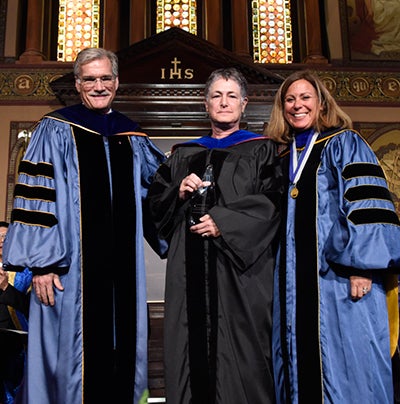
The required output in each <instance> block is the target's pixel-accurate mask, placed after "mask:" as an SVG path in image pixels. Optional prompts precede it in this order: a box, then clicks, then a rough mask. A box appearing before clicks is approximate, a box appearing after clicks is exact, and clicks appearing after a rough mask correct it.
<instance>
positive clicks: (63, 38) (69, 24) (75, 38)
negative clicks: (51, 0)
mask: <svg viewBox="0 0 400 404" xmlns="http://www.w3.org/2000/svg"><path fill="white" fill-rule="evenodd" d="M99 31H100V0H90V1H89V0H60V7H59V15H58V46H57V60H58V61H62V62H71V61H74V60H75V58H76V55H77V54H78V53H79V52H80V51H81V50H82V49H84V48H88V47H95V48H96V47H98V46H99Z"/></svg>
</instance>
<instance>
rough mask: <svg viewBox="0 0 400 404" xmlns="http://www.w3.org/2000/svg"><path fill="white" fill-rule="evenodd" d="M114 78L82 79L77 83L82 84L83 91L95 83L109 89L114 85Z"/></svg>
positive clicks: (89, 77)
mask: <svg viewBox="0 0 400 404" xmlns="http://www.w3.org/2000/svg"><path fill="white" fill-rule="evenodd" d="M114 81H115V77H113V76H102V77H91V76H88V77H82V78H78V82H79V83H81V84H82V86H83V87H84V88H85V89H90V88H93V87H94V86H95V85H96V83H97V82H99V83H101V84H102V85H103V86H104V87H110V86H112V85H113V84H114Z"/></svg>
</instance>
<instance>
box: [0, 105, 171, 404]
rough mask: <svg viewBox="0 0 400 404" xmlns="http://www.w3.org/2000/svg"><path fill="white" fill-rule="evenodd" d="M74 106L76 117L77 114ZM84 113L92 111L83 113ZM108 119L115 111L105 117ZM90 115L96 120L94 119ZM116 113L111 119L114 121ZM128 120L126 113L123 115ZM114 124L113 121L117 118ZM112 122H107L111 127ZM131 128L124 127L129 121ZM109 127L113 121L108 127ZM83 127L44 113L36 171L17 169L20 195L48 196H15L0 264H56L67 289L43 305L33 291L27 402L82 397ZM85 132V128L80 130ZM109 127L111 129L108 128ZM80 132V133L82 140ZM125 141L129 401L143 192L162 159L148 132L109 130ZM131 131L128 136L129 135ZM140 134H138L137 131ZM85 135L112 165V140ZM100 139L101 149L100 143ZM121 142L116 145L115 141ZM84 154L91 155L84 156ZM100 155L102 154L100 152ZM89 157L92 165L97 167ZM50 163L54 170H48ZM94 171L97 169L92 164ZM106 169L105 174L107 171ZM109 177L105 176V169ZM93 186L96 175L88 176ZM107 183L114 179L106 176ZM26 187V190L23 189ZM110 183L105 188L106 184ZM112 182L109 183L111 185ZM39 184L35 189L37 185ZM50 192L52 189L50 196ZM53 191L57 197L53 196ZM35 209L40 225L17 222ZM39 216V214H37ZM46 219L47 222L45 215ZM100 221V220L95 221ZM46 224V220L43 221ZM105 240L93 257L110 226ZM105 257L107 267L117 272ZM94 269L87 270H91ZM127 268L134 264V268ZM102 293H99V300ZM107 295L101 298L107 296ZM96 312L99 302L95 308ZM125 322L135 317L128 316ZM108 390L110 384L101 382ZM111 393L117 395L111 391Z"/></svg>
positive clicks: (143, 346)
mask: <svg viewBox="0 0 400 404" xmlns="http://www.w3.org/2000/svg"><path fill="white" fill-rule="evenodd" d="M82 108H83V107H77V111H78V114H77V116H80V115H82V114H81V113H80V109H82ZM85 113H88V114H89V113H90V111H86V112H85ZM110 118H111V119H112V116H110ZM94 119H96V118H95V117H94ZM118 119H120V118H118V117H117V119H116V120H115V122H118ZM125 119H126V118H125ZM110 122H112V125H114V121H110ZM112 125H111V123H110V125H109V127H111V126H112ZM128 126H129V124H128ZM113 127H114V126H113ZM81 129H82V127H80V125H71V124H70V122H68V121H66V120H64V119H63V118H62V117H61V118H60V117H58V116H55V117H54V116H49V117H45V118H44V119H42V120H41V122H40V124H39V125H38V126H37V127H36V129H35V131H34V133H33V135H32V139H31V141H30V144H29V147H28V149H27V152H26V154H25V156H24V159H23V160H24V162H27V164H28V165H29V167H30V170H31V171H32V170H34V167H37V169H38V171H40V172H41V175H36V176H32V175H26V174H25V173H24V172H20V175H19V180H18V184H19V185H18V186H22V188H21V189H22V191H21V192H22V193H23V192H25V193H26V192H29V189H31V187H32V189H35V190H36V192H42V191H47V190H49V191H50V192H49V194H48V200H45V199H46V198H45V197H44V195H45V194H41V198H38V199H36V198H35V197H34V196H32V198H30V199H28V198H21V197H20V198H16V199H15V202H14V211H15V210H18V211H19V215H20V216H19V219H18V221H15V222H13V223H12V224H11V225H10V227H9V230H8V234H7V239H6V241H5V245H4V257H3V258H4V264H6V265H9V266H15V267H19V266H20V267H21V266H22V267H29V268H32V269H33V271H34V273H35V269H36V273H38V272H39V273H40V269H41V268H46V270H47V272H48V270H49V269H51V268H53V272H56V273H60V278H61V282H62V284H63V286H64V291H59V290H57V289H56V288H54V292H55V302H56V303H55V305H54V306H53V307H51V306H45V305H44V304H41V303H40V302H39V301H38V299H37V297H36V294H35V293H33V292H32V299H31V306H30V319H29V323H30V324H29V337H28V361H27V368H26V378H25V381H24V385H23V399H22V402H23V403H26V404H63V403H64V404H81V403H82V402H83V386H84V378H83V376H84V363H83V342H84V338H85V336H84V335H83V334H84V333H83V327H82V322H83V318H82V313H83V298H84V292H85V291H84V290H83V289H82V282H83V281H82V268H81V263H82V259H83V257H84V248H83V247H82V239H81V238H82V234H81V231H82V227H81V226H82V218H81V216H80V214H81V209H82V204H83V202H84V201H83V200H81V189H80V182H79V178H80V177H79V176H80V169H81V167H80V164H81V163H82V161H81V160H82V157H81V158H78V149H77V145H76V134H77V133H78V131H80V130H81ZM85 130H86V129H85V128H83V131H85ZM107 130H109V128H107ZM85 133H86V132H84V133H83V134H81V135H80V136H81V138H84V137H85ZM109 134H111V135H113V136H112V137H114V136H120V137H121V139H122V137H123V138H125V139H127V138H128V139H129V142H130V144H131V149H132V151H133V166H132V167H131V168H132V170H133V180H134V191H135V192H134V194H135V201H132V206H133V203H135V205H136V229H132V231H134V232H135V234H136V236H135V237H136V239H135V246H134V245H132V249H135V248H136V253H135V259H136V327H137V336H136V341H132V346H133V347H134V346H135V344H136V369H135V380H134V381H133V380H132V383H134V384H135V389H134V390H135V397H134V399H133V398H132V403H134V404H136V403H138V402H139V400H140V398H141V397H142V396H143V394H146V389H147V321H148V319H147V302H146V278H145V260H144V239H143V235H144V234H143V230H144V231H145V233H146V230H149V229H147V228H146V226H145V225H144V223H143V217H142V216H143V215H142V201H143V200H144V199H145V197H146V195H147V189H148V187H149V185H150V182H151V180H152V176H153V174H154V172H155V170H156V169H157V168H158V165H159V164H160V162H161V161H163V159H164V158H165V157H164V154H163V153H161V151H160V150H159V149H157V148H156V146H154V145H153V143H152V142H151V141H150V140H149V138H148V137H147V136H140V134H136V135H134V134H133V131H130V132H127V133H124V134H122V135H121V134H118V133H109ZM130 134H131V135H130ZM142 135H143V134H142ZM86 136H92V137H93V136H97V137H98V138H100V139H101V140H100V142H97V143H96V144H98V145H99V148H100V149H99V150H100V152H99V153H102V154H104V151H105V156H106V157H105V159H106V160H107V161H108V164H110V163H109V158H110V150H109V146H108V145H109V140H108V139H110V138H109V137H107V136H101V134H100V133H96V132H95V131H93V130H88V131H87V135H86ZM103 142H104V149H103V151H101V149H102V148H103V146H102V144H103ZM117 147H118V146H117ZM86 156H87V158H88V159H89V160H88V161H87V162H86V165H87V164H88V163H89V165H90V161H91V159H93V158H94V155H93V156H90V154H86ZM102 158H103V157H102ZM96 163H97V161H96V162H95V161H94V160H92V164H96ZM48 168H53V169H54V173H52V174H51V175H50V173H51V171H49V176H46V175H45V173H46V170H47V169H48ZM95 170H97V168H96V169H95ZM105 172H106V171H105ZM106 176H107V174H106ZM93 181H94V183H95V184H96V181H98V179H96V177H93ZM109 181H110V182H111V178H110V179H109ZM26 186H27V187H28V188H26ZM106 186H108V185H106ZM110 186H111V184H110ZM35 187H36V188H35ZM53 190H54V192H55V194H53V193H51V192H52V191H53ZM53 195H55V196H53ZM27 212H28V213H32V215H33V216H32V217H29V219H30V220H31V222H32V223H33V222H34V220H36V219H39V220H40V221H41V225H33V224H32V223H30V224H29V225H27V224H25V223H24V222H23V220H22V218H24V214H25V213H27ZM38 215H40V216H38ZM47 217H48V218H49V219H47ZM99 220H102V218H99ZM43 223H49V225H48V226H45V225H43ZM103 230H104V237H103V238H104V245H99V246H98V254H99V255H100V256H102V254H103V253H104V251H105V250H104V249H108V248H109V242H110V229H109V228H104V229H103ZM150 233H151V232H150V230H149V231H148V232H147V233H146V236H148V237H150V236H154V238H153V240H152V241H149V242H150V244H151V245H153V246H155V243H156V242H157V239H156V237H155V234H156V233H155V231H154V233H153V234H150ZM112 264H113V263H112V262H109V263H108V265H109V268H110V271H118V268H114V267H113V266H112ZM93 269H94V268H92V269H91V270H93ZM132 271H135V268H133V267H132ZM96 276H99V275H97V274H96V272H95V271H94V272H93V273H92V275H91V277H92V280H93V281H92V282H91V283H92V284H93V282H94V283H96V282H97V281H96V280H95V277H96ZM102 293H104V291H102V290H98V296H99V298H101V296H102ZM104 297H105V296H104ZM99 310H102V307H101V306H99ZM126 321H127V323H129V321H132V320H130V319H126ZM98 366H99V367H100V368H101V366H102V357H101V356H99V358H98ZM104 387H107V386H104ZM98 394H99V396H100V399H101V397H102V386H98ZM115 395H117V396H118V395H119V393H118V392H117V391H115Z"/></svg>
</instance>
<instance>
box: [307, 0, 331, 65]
mask: <svg viewBox="0 0 400 404" xmlns="http://www.w3.org/2000/svg"><path fill="white" fill-rule="evenodd" d="M304 3H305V4H304V7H305V10H304V11H305V24H306V37H307V56H306V59H305V60H304V63H328V60H327V58H326V57H325V56H324V55H323V54H322V39H321V38H322V33H321V20H320V9H319V1H318V0H305V2H304Z"/></svg>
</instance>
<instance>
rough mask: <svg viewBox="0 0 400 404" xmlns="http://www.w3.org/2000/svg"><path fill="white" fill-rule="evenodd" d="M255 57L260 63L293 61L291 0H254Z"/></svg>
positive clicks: (252, 3)
mask: <svg viewBox="0 0 400 404" xmlns="http://www.w3.org/2000/svg"><path fill="white" fill-rule="evenodd" d="M251 8H252V31H253V59H254V61H255V62H259V63H291V62H292V61H293V50H292V46H293V45H292V23H291V16H290V1H289V0H253V1H252V2H251Z"/></svg>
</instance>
